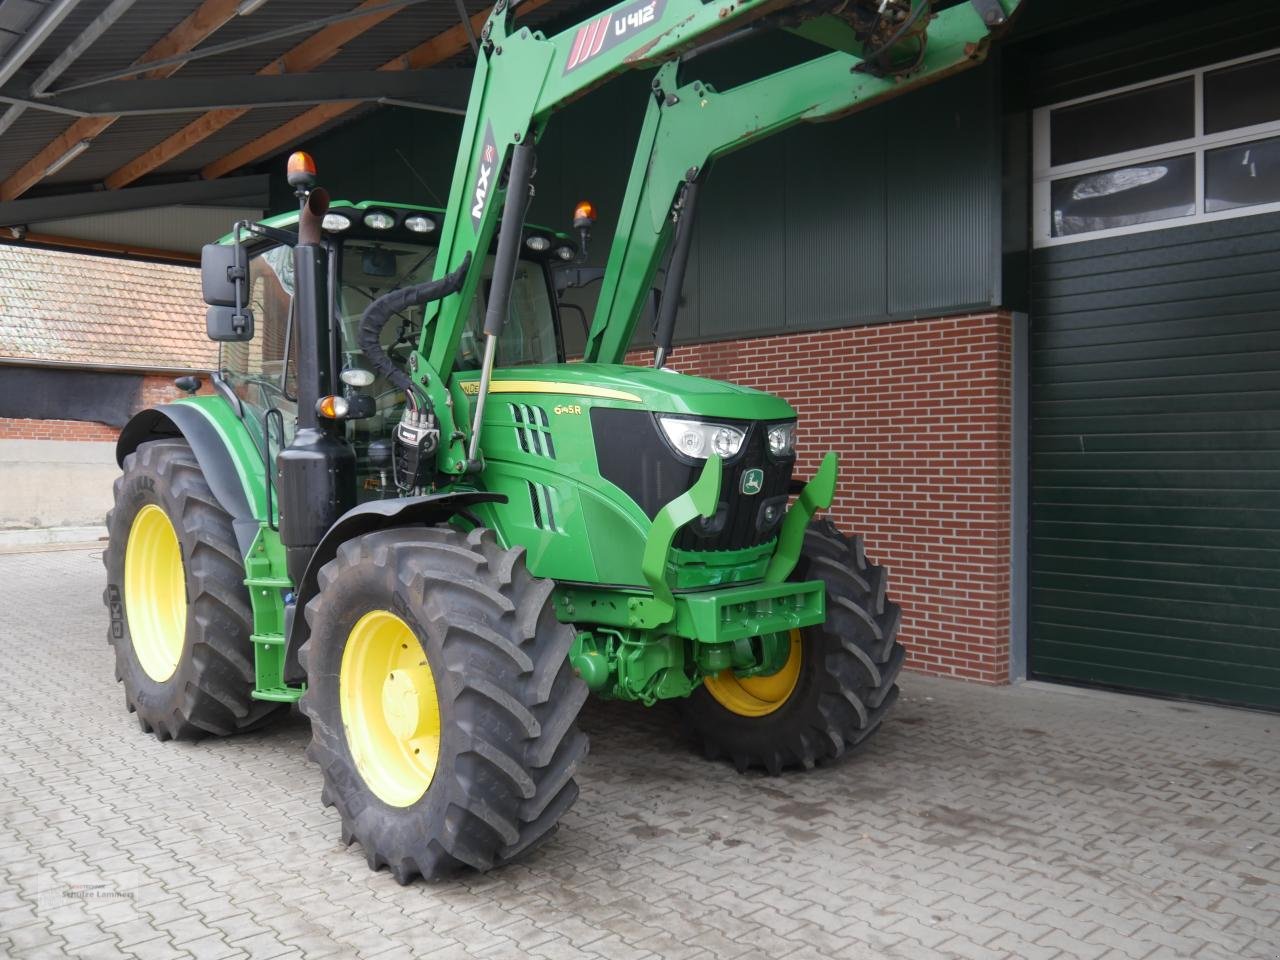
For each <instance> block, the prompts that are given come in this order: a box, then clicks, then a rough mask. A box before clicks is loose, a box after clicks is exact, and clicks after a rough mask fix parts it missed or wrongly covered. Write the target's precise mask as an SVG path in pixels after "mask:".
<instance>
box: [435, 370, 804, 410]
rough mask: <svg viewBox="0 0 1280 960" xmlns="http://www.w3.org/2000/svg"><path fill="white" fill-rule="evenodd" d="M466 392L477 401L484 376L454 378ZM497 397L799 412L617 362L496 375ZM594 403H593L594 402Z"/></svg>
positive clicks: (763, 396) (751, 394) (748, 392)
mask: <svg viewBox="0 0 1280 960" xmlns="http://www.w3.org/2000/svg"><path fill="white" fill-rule="evenodd" d="M455 377H456V380H457V383H458V385H459V387H460V388H461V389H462V392H463V393H464V394H466V395H468V396H474V394H475V392H476V391H477V390H478V389H479V386H480V374H479V371H459V372H457V373H456V374H455ZM491 392H492V393H494V394H507V393H524V394H550V395H554V396H555V397H556V398H557V400H561V398H563V401H569V402H571V401H574V400H582V401H585V402H586V403H592V405H597V404H603V405H607V406H617V407H623V408H628V407H632V405H634V408H635V409H643V410H650V411H653V412H655V413H683V414H689V415H692V416H700V417H715V418H725V419H734V420H787V419H794V418H795V415H796V412H795V410H793V409H792V408H791V405H790V404H788V403H787V402H786V401H785V400H783V399H782V398H781V397H776V396H774V395H773V394H770V393H765V392H764V391H762V390H755V389H753V388H751V387H742V386H738V385H736V384H732V383H725V382H723V381H721V380H708V379H706V378H704V377H691V376H688V375H686V374H682V373H673V372H671V371H670V370H669V369H667V370H655V369H653V368H652V367H632V366H626V365H623V364H613V363H569V364H557V365H555V366H537V367H519V368H508V369H505V370H495V371H494V374H493V381H492V385H491ZM593 401H594V403H593Z"/></svg>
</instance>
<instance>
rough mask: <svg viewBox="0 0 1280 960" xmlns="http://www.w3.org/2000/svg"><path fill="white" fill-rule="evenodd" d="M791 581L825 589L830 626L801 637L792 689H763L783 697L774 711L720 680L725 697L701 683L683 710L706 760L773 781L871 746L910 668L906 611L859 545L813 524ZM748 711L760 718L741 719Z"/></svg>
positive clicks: (824, 524) (827, 524)
mask: <svg viewBox="0 0 1280 960" xmlns="http://www.w3.org/2000/svg"><path fill="white" fill-rule="evenodd" d="M791 579H792V580H797V581H799V580H821V581H823V582H824V583H825V584H826V603H827V619H826V622H825V623H820V624H816V625H815V626H812V627H806V628H805V629H804V630H801V631H798V632H799V634H800V638H799V639H800V643H799V645H798V651H797V653H796V656H798V657H799V663H798V664H792V665H791V669H792V670H794V672H795V677H794V681H793V682H790V681H789V682H787V683H784V684H782V685H781V686H779V684H777V683H775V684H772V685H770V684H762V685H761V687H763V688H764V689H769V687H770V686H772V687H773V688H774V689H778V690H780V691H781V692H780V695H779V696H778V699H777V700H776V702H769V701H767V700H765V701H759V702H755V701H752V700H751V699H750V697H742V696H739V697H738V698H737V699H735V698H734V697H732V696H730V695H729V693H730V692H732V690H736V686H735V685H734V684H733V677H732V674H729V675H728V676H725V675H723V674H722V675H721V677H722V678H723V679H722V680H721V681H720V682H721V683H723V684H724V685H725V686H722V687H720V688H719V691H720V692H719V697H717V696H714V695H713V693H712V689H709V687H708V685H707V683H704V684H703V686H701V687H699V688H698V689H697V690H695V691H694V693H693V695H692V696H691V697H690V698H689V699H688V700H686V701H683V703H682V704H681V707H682V712H683V714H684V717H685V720H686V722H687V723H688V725H689V726H690V728H691V729H692V731H693V733H694V735H695V736H696V737H697V739H698V740H699V741H700V742H701V744H702V748H703V752H704V753H705V754H706V756H707V759H709V760H716V759H721V758H726V759H728V760H730V761H732V763H733V764H734V766H736V767H737V768H738V770H740V771H745V770H748V769H751V768H763V769H764V770H766V771H768V772H769V773H771V774H778V773H781V772H782V771H783V770H785V769H788V768H793V767H803V768H805V769H810V768H812V767H813V766H814V765H815V764H820V763H826V762H828V761H831V760H835V759H836V758H838V757H841V756H843V755H844V754H845V753H847V752H848V751H849V750H851V749H853V748H855V747H857V746H858V745H860V744H862V743H863V742H864V741H866V739H867V738H868V737H869V736H871V734H873V733H875V731H876V730H878V729H879V727H880V724H881V722H882V721H883V720H884V717H885V714H886V713H887V712H888V710H889V708H890V707H892V706H893V703H894V701H896V700H897V698H898V687H897V684H896V682H895V681H896V680H897V677H898V673H899V672H900V671H901V669H902V664H903V661H904V660H905V659H906V652H905V650H904V649H903V647H902V645H901V644H900V643H898V642H897V639H896V638H897V634H898V621H899V618H900V611H899V609H898V605H897V604H895V603H892V602H890V601H889V600H888V599H887V598H886V596H885V584H886V577H885V571H884V568H883V567H879V566H876V565H874V564H870V563H868V562H867V559H866V556H865V554H864V553H863V549H862V540H861V538H858V537H846V536H844V535H843V534H842V533H840V531H839V529H837V527H836V526H835V524H833V523H832V522H831V521H830V520H826V519H824V520H821V521H817V522H815V523H812V524H810V526H809V529H808V530H807V531H805V539H804V546H803V548H802V551H801V555H800V560H799V562H798V563H797V564H796V569H795V572H794V573H793V574H792V575H791ZM786 669H787V668H784V671H785V670H786ZM784 671H780V672H779V674H778V675H776V676H781V675H782V674H783V673H784ZM716 679H720V678H716ZM748 683H749V682H748ZM716 686H717V684H716V682H715V680H713V681H712V683H711V687H712V688H716ZM757 689H759V688H757ZM788 691H789V692H788ZM722 701H728V702H729V703H734V704H736V707H737V708H736V709H730V708H729V707H728V706H726V705H725V702H722ZM750 708H754V712H756V714H757V715H745V713H746V712H747V711H748V710H749V709H750Z"/></svg>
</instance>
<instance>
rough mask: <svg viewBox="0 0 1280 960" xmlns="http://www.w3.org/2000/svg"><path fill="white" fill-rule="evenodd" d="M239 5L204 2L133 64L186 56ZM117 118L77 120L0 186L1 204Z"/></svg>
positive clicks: (163, 71) (168, 72)
mask: <svg viewBox="0 0 1280 960" xmlns="http://www.w3.org/2000/svg"><path fill="white" fill-rule="evenodd" d="M237 6H239V0H204V3H202V4H200V6H198V7H197V8H196V9H195V10H194V11H192V12H191V13H190V14H189V15H188V16H187V17H185V18H184V19H183V20H182V22H181V23H179V24H178V25H177V26H176V27H174V28H173V29H172V30H170V31H169V32H168V33H166V34H165V35H164V36H163V37H161V38H160V39H159V40H157V41H156V42H155V43H154V44H152V46H151V48H150V49H149V50H147V52H146V53H144V54H143V55H142V56H140V57H139V58H138V59H137V60H135V61H134V63H135V64H142V63H150V62H151V61H152V60H163V59H164V58H165V57H172V56H174V55H175V54H179V53H186V52H187V51H188V50H191V49H193V48H194V47H195V46H196V45H197V44H199V43H200V42H201V41H202V40H204V39H205V38H207V37H209V36H211V35H212V34H213V33H214V32H215V31H216V30H218V29H219V28H220V27H221V26H222V25H223V24H225V23H226V22H227V21H228V20H230V19H231V18H232V17H234V16H235V15H236V7H237ZM181 66H182V65H181V64H174V65H172V66H168V67H161V68H159V69H157V70H152V71H150V72H149V73H147V74H146V76H147V77H149V78H150V79H153V80H159V79H163V78H164V77H168V76H172V75H173V74H174V73H176V72H177V71H178V69H179V68H180V67H181ZM118 119H119V118H118V117H84V118H83V119H81V120H77V121H76V122H75V123H73V124H72V125H71V126H70V127H68V128H67V129H66V130H64V131H63V132H62V133H60V134H58V136H56V137H54V138H53V140H51V141H49V143H48V144H46V145H45V146H44V147H43V148H42V149H41V150H40V152H39V153H37V154H36V155H35V156H34V157H32V158H31V159H30V160H28V161H27V162H26V163H24V164H23V165H22V166H21V167H19V168H18V169H17V170H16V171H14V172H13V173H12V174H11V175H10V176H9V179H7V180H5V181H4V183H0V201H9V200H15V199H17V198H18V197H20V196H22V195H23V194H24V193H26V192H27V191H28V190H30V189H31V188H32V187H34V186H35V185H36V184H37V183H39V182H40V181H41V180H43V179H44V177H45V172H46V171H47V170H48V169H49V168H50V167H51V166H53V165H54V164H55V163H57V161H58V160H59V159H61V158H62V157H64V156H66V154H67V152H68V151H70V150H72V149H74V148H75V146H76V144H78V143H80V142H81V141H82V140H93V139H94V138H95V137H97V136H98V135H99V134H101V133H102V132H103V131H104V130H106V129H107V128H108V127H110V126H111V125H112V124H113V123H115V122H116V120H118Z"/></svg>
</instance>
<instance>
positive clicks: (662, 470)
mask: <svg viewBox="0 0 1280 960" xmlns="http://www.w3.org/2000/svg"><path fill="white" fill-rule="evenodd" d="M724 422H726V423H731V424H733V425H734V426H736V427H739V428H742V429H745V430H746V431H747V436H746V439H745V440H744V441H743V444H742V449H741V450H739V451H738V453H737V455H736V456H734V457H733V458H731V459H729V460H726V461H725V464H724V476H723V480H722V482H721V484H720V506H719V508H718V509H717V511H716V514H715V516H713V517H712V518H711V519H710V520H705V521H704V520H695V521H693V522H692V523H690V524H688V525H686V526H685V527H684V528H683V529H681V530H680V531H679V532H678V533H677V534H676V539H675V546H676V547H678V548H679V549H681V550H742V549H745V548H746V547H753V546H757V545H758V544H761V543H764V542H766V541H767V540H770V539H772V538H773V537H775V536H777V532H778V522H777V519H775V520H774V522H773V523H769V522H767V520H766V518H765V517H764V516H763V513H764V511H765V509H766V508H767V507H768V506H770V505H772V506H773V507H774V508H775V513H776V514H777V518H778V519H780V518H781V516H782V514H783V513H784V512H785V511H786V503H787V489H788V486H789V485H790V482H791V473H792V470H793V468H794V467H795V458H794V457H788V458H786V459H779V458H777V457H774V456H773V455H772V454H770V453H769V450H768V426H769V425H768V424H764V423H757V422H753V421H743V420H731V421H724ZM591 427H592V432H593V433H594V434H595V446H596V459H597V462H598V464H599V468H600V475H601V476H602V477H604V478H605V479H606V480H609V481H610V482H612V483H614V484H616V485H617V486H618V487H620V488H621V489H622V490H624V491H625V492H626V493H627V495H628V496H630V497H631V498H632V499H633V500H634V501H635V502H636V503H637V504H639V506H640V508H641V509H642V510H644V512H645V513H646V514H647V515H648V516H649V518H650V519H652V518H653V517H655V516H657V513H658V511H659V510H661V509H662V508H663V507H665V506H666V505H667V504H668V503H670V502H671V501H672V500H674V499H675V498H676V497H678V496H679V495H680V494H682V493H684V492H685V491H686V490H688V489H689V488H690V487H691V486H693V483H694V481H695V480H697V479H698V474H699V473H701V472H702V468H703V464H704V461H701V460H689V459H687V458H684V457H680V456H678V455H677V454H676V452H675V451H674V450H672V449H671V445H670V444H669V443H667V441H666V438H665V437H663V436H662V433H661V428H660V427H659V426H658V423H657V420H656V419H655V418H654V416H653V414H651V413H647V412H644V411H639V410H614V409H609V408H606V407H595V408H593V409H592V411H591ZM752 469H759V470H760V471H761V473H762V474H763V477H762V483H761V489H760V492H759V493H755V494H744V493H743V492H742V479H743V475H744V474H745V473H746V472H747V471H749V470H752Z"/></svg>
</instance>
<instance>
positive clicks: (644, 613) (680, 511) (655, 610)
mask: <svg viewBox="0 0 1280 960" xmlns="http://www.w3.org/2000/svg"><path fill="white" fill-rule="evenodd" d="M723 472H724V471H723V469H722V468H721V465H720V458H719V457H715V456H713V457H709V458H707V465H706V466H705V467H703V468H702V473H701V474H699V475H698V479H697V481H696V482H695V483H694V485H693V486H692V487H690V488H689V489H688V490H686V491H685V492H684V493H682V494H681V495H680V496H678V497H676V498H675V499H674V500H672V501H671V502H670V503H668V504H667V505H666V506H665V507H663V508H662V509H661V510H659V511H658V515H657V516H656V517H654V518H653V525H652V526H651V527H650V529H649V539H648V541H647V542H646V543H645V545H644V556H643V557H642V558H641V560H640V572H641V573H643V574H644V578H645V580H646V581H647V582H648V584H649V588H650V589H651V590H653V602H651V603H646V604H641V602H640V601H639V600H638V599H632V600H630V601H628V603H629V604H630V606H631V608H632V610H633V611H634V613H633V624H632V625H633V626H637V627H657V626H661V625H662V624H664V623H667V622H668V621H669V620H670V619H671V617H672V616H674V614H675V612H676V605H675V598H674V597H673V596H672V594H671V587H670V586H668V585H667V557H668V555H669V554H670V553H671V542H672V541H673V540H675V538H676V531H677V530H679V529H680V528H681V527H683V526H684V525H685V524H686V523H688V522H689V521H690V520H692V519H694V518H695V517H702V518H703V519H704V520H705V519H707V518H709V517H711V516H712V515H713V514H714V513H715V512H716V504H718V503H719V502H720V478H721V476H722V475H723Z"/></svg>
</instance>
